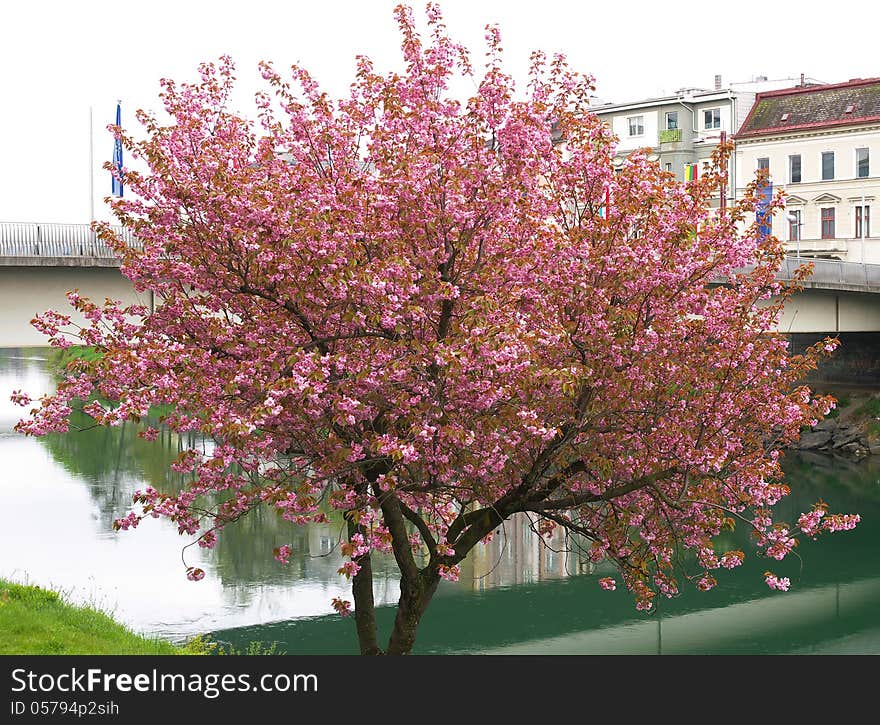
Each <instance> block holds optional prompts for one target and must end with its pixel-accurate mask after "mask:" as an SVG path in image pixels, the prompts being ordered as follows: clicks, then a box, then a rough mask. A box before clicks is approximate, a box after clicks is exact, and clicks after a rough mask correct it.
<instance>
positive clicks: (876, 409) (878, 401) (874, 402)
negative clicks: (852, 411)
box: [856, 398, 880, 418]
mask: <svg viewBox="0 0 880 725" xmlns="http://www.w3.org/2000/svg"><path fill="white" fill-rule="evenodd" d="M856 415H862V416H865V417H870V418H880V398H869V399H868V400H866V401H865V402H864V403H863V404H862V405H860V406H859V407H858V408H857V409H856Z"/></svg>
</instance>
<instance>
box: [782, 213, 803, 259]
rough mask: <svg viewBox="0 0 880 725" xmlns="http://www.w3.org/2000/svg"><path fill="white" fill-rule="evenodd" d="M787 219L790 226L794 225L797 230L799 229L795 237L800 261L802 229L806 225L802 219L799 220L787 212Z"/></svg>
mask: <svg viewBox="0 0 880 725" xmlns="http://www.w3.org/2000/svg"><path fill="white" fill-rule="evenodd" d="M785 219H786V220H787V221H788V223H789V225H791V224H793V225H794V226H795V229H797V233H796V234H795V235H794V236H795V241H796V242H797V258H798V259H800V258H801V227H802V226H803V225H804V223H803V222H802V221H801V220H800V219H798V217H796V216H795V215H794V214H792V213H791V212H786V214H785Z"/></svg>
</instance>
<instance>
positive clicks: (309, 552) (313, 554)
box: [214, 508, 396, 587]
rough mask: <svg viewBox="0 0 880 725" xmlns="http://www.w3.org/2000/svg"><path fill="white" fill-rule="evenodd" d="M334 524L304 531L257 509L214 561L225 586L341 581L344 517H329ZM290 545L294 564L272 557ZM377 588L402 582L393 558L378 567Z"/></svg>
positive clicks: (220, 543) (228, 531)
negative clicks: (281, 561) (399, 579)
mask: <svg viewBox="0 0 880 725" xmlns="http://www.w3.org/2000/svg"><path fill="white" fill-rule="evenodd" d="M329 516H330V523H326V524H309V525H308V526H300V525H297V524H293V523H291V522H289V521H285V520H284V519H282V518H281V517H280V516H279V515H278V514H277V513H276V512H275V511H272V510H270V509H267V508H258V509H254V510H252V511H251V512H250V513H248V514H247V515H246V516H243V517H242V518H241V519H239V520H238V521H237V522H235V523H234V524H232V525H230V526H227V527H226V528H225V529H224V530H223V532H222V533H221V534H220V536H219V537H218V540H217V546H216V547H215V549H214V561H215V563H216V566H217V573H218V575H219V576H220V579H221V581H222V582H223V585H224V586H240V585H248V584H252V583H265V584H270V583H271V584H283V583H285V582H289V581H292V580H296V579H305V580H308V581H314V582H339V581H341V579H340V575H339V574H338V573H337V569H339V567H340V566H341V565H342V562H343V560H344V559H343V556H342V555H341V553H340V551H339V542H340V537H341V531H342V530H343V521H342V517H341V516H340V515H339V514H338V513H337V512H329ZM282 544H290V546H291V547H292V549H293V553H292V555H291V557H290V563H289V564H286V565H282V564H280V563H279V562H277V561H276V560H275V559H274V558H273V557H272V550H273V549H274V548H276V547H278V546H281V545H282ZM373 568H374V574H375V576H376V581H377V586H379V587H382V586H384V585H383V584H382V582H381V581H379V580H389V579H390V580H391V581H396V576H395V575H394V574H395V572H396V569H395V568H394V567H393V566H392V564H391V560H390V558H389V557H387V556H377V557H375V560H374V562H373Z"/></svg>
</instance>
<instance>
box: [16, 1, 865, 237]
mask: <svg viewBox="0 0 880 725" xmlns="http://www.w3.org/2000/svg"><path fill="white" fill-rule="evenodd" d="M395 4H396V1H395V0H335V1H334V0H324V2H321V1H320V0H313V1H311V2H298V1H295V0H288V1H287V2H270V1H269V0H235V1H234V2H230V1H228V0H210V1H207V2H206V1H204V0H147V1H146V2H137V3H136V2H131V0H116V1H115V2H107V1H106V0H97V1H94V2H92V1H90V0H82V1H81V2H70V1H69V0H58V1H48V0H45V1H41V0H29V1H28V2H12V1H9V2H5V3H4V4H3V9H2V10H0V27H2V41H0V104H2V105H0V221H44V222H72V223H85V222H87V221H89V218H88V217H89V195H88V188H89V122H88V119H89V108H90V107H92V108H93V109H94V119H95V122H94V126H95V171H94V174H95V197H96V201H95V209H96V216H98V217H99V218H105V217H106V216H107V213H106V211H105V210H104V208H103V203H102V201H101V200H102V199H103V197H104V196H106V195H107V194H109V193H110V178H109V174H107V172H105V171H103V170H102V169H101V165H102V164H103V162H104V161H106V160H108V159H109V158H110V157H111V155H112V140H111V138H110V136H109V134H108V133H107V132H106V131H105V130H104V129H105V126H106V125H107V124H108V123H112V122H113V120H114V114H115V106H116V99H117V98H119V99H121V100H122V102H123V118H122V123H123V126H126V127H129V128H130V127H131V126H133V125H134V123H135V122H134V109H135V108H139V107H142V108H157V107H158V103H157V94H158V89H159V85H158V80H159V78H161V77H171V78H174V79H176V80H190V79H193V78H194V77H195V70H196V67H197V65H198V64H199V63H200V62H201V61H205V60H214V59H216V58H217V56H219V55H221V54H223V53H229V54H230V55H231V56H232V57H233V58H234V59H235V61H236V65H237V68H238V74H237V75H238V78H239V82H240V87H241V92H242V94H246V95H247V96H248V97H250V96H252V93H253V90H254V89H256V88H257V87H258V83H259V78H258V74H257V72H256V65H257V62H258V61H259V60H261V59H266V60H271V61H274V62H275V64H276V67H278V68H279V69H282V68H284V67H285V66H288V65H289V64H290V63H292V62H296V61H298V62H300V63H302V64H303V65H304V66H305V67H306V68H308V69H309V70H310V71H311V72H312V74H313V75H314V76H315V77H316V78H317V79H318V80H319V81H320V82H321V83H322V85H323V86H324V87H325V88H326V89H327V90H328V91H329V92H330V93H331V94H333V95H336V96H338V95H341V94H344V93H345V91H346V89H347V87H348V84H349V82H350V81H351V78H352V75H353V68H354V56H355V55H356V54H358V53H363V54H366V55H368V56H370V57H371V58H372V59H373V60H374V62H375V64H376V67H377V69H378V70H381V71H389V70H394V69H397V68H399V66H400V55H399V47H398V46H399V44H398V35H397V29H396V25H395V22H394V18H393V15H392V8H393V7H394V5H395ZM410 4H412V5H413V6H414V7H415V8H416V10H417V12H418V13H421V11H422V8H423V7H424V3H423V2H412V3H410ZM441 6H442V8H443V10H444V14H445V17H446V23H447V26H448V28H449V30H450V33H451V35H452V36H453V37H454V38H456V39H457V40H459V41H460V42H463V43H464V44H465V45H466V46H468V47H469V48H470V49H471V51H472V52H473V58H474V60H475V62H477V61H479V60H481V59H482V54H483V45H482V44H483V28H484V26H485V25H486V24H487V23H497V24H498V25H499V26H500V28H501V33H502V39H503V45H504V48H505V58H506V61H507V64H508V66H507V67H508V69H509V70H510V71H511V72H512V73H513V74H514V75H515V76H516V77H518V78H522V77H523V75H524V73H525V68H526V65H527V61H528V55H529V53H530V51H531V50H533V49H536V48H540V49H542V50H545V51H547V52H548V53H554V52H558V51H559V52H563V53H565V54H566V55H567V56H568V58H569V60H570V61H571V63H572V65H573V66H574V67H575V68H577V69H578V70H581V71H584V72H588V73H592V74H593V75H594V76H595V77H596V80H597V94H598V95H599V96H600V97H601V98H602V99H603V100H613V101H624V100H632V99H637V98H643V97H650V96H655V95H662V94H664V93H670V92H672V91H673V90H675V89H676V88H680V87H683V86H701V87H711V86H712V82H713V76H714V74H716V73H720V74H722V76H723V79H724V82H725V84H726V83H728V82H737V81H744V80H750V79H751V78H752V77H753V76H756V75H766V76H768V77H769V78H771V79H773V78H785V77H793V78H796V77H798V76H799V74H800V73H805V74H806V75H807V76H812V77H814V78H818V79H820V80H823V81H826V82H837V81H844V80H848V79H849V78H854V77H865V78H866V77H873V76H880V56H878V54H877V47H876V46H877V37H876V28H877V23H878V20H880V10H878V9H877V8H878V7H880V6H878V5H877V4H876V3H875V2H871V1H868V0H850V1H849V2H846V3H840V4H838V5H822V6H821V10H820V8H819V7H818V6H816V5H812V6H811V4H810V3H808V2H805V0H801V2H797V3H774V2H769V1H767V0H763V1H757V0H741V1H740V2H736V3H730V2H722V1H721V0H719V1H717V2H711V0H704V1H703V2H677V1H676V0H662V1H660V0H622V1H620V0H618V1H611V2H608V1H606V2H601V3H590V2H585V1H583V0H581V1H580V2H563V1H561V0H538V1H536V2H525V1H524V0H521V1H519V2H517V1H516V0H513V1H511V0H508V1H507V2H504V1H501V0H485V1H484V0H444V1H443V2H441ZM722 9H723V10H724V14H722ZM242 97H243V96H242ZM243 105H244V104H243ZM250 109H251V106H248V108H247V110H250ZM242 110H244V108H243V109H242Z"/></svg>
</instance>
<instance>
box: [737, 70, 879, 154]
mask: <svg viewBox="0 0 880 725" xmlns="http://www.w3.org/2000/svg"><path fill="white" fill-rule="evenodd" d="M872 121H880V78H854V79H853V80H850V81H847V82H846V83H834V84H831V85H824V86H798V87H796V88H784V89H782V90H778V91H767V92H764V93H759V94H758V95H757V97H756V98H755V103H754V105H753V106H752V110H751V111H749V115H748V116H746V120H745V121H743V125H742V127H741V128H740V130H739V132H738V133H737V134H736V136H735V138H737V139H748V138H756V137H761V136H770V135H777V134H780V133H789V132H791V131H801V130H810V129H816V128H826V127H834V126H852V125H858V124H862V123H868V122H872Z"/></svg>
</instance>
